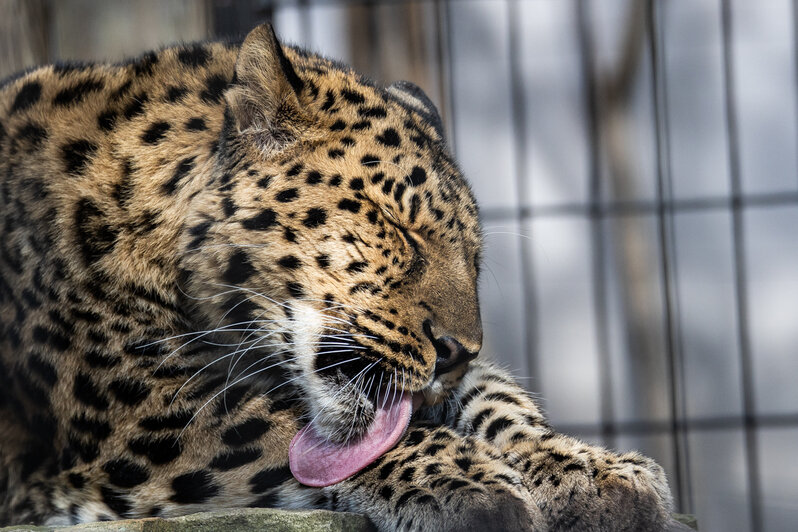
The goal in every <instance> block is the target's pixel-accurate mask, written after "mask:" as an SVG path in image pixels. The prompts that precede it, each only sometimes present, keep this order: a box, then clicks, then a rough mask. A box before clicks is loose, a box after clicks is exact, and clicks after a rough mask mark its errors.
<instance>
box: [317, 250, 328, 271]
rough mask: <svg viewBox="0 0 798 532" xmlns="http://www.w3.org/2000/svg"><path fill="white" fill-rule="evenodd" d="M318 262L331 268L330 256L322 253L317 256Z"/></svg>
mask: <svg viewBox="0 0 798 532" xmlns="http://www.w3.org/2000/svg"><path fill="white" fill-rule="evenodd" d="M316 264H318V265H319V266H320V267H322V268H325V269H326V268H329V267H330V256H329V255H326V254H324V253H322V254H321V255H317V256H316Z"/></svg>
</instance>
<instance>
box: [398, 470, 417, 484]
mask: <svg viewBox="0 0 798 532" xmlns="http://www.w3.org/2000/svg"><path fill="white" fill-rule="evenodd" d="M415 472H416V468H415V467H413V466H410V467H407V468H405V469H404V470H403V471H402V474H401V475H399V480H401V481H403V482H411V481H412V480H413V475H414V474H415Z"/></svg>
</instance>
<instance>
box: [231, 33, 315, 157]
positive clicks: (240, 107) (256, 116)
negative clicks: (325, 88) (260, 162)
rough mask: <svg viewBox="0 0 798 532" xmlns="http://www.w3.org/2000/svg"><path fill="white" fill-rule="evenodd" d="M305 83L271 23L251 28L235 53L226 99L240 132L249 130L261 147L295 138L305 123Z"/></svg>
mask: <svg viewBox="0 0 798 532" xmlns="http://www.w3.org/2000/svg"><path fill="white" fill-rule="evenodd" d="M304 88H305V82H304V81H303V80H302V78H300V77H299V76H298V75H297V73H296V70H294V67H293V65H292V64H291V62H290V61H289V60H288V58H287V57H286V55H285V53H284V52H283V47H282V45H281V44H280V41H279V40H278V39H277V35H276V34H275V33H274V28H272V26H271V24H261V25H260V26H258V27H257V28H255V29H254V30H252V31H251V32H250V33H249V35H247V37H246V39H244V43H243V44H242V45H241V50H240V51H239V53H238V58H237V59H236V67H235V78H234V79H233V83H232V84H231V86H230V88H229V89H228V90H227V92H226V93H225V98H226V100H227V104H228V106H229V109H230V112H231V114H232V117H233V119H234V120H235V125H236V127H237V129H238V132H239V133H251V134H253V138H254V139H255V141H256V142H257V143H258V144H259V145H260V147H261V148H263V149H264V150H271V149H279V148H280V147H282V146H284V145H285V144H287V143H289V142H291V141H292V140H294V139H295V138H296V137H297V135H298V134H299V131H300V129H301V124H302V123H303V122H304V112H303V109H302V105H301V101H300V96H301V94H302V91H303V90H304Z"/></svg>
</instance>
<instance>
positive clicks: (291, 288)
mask: <svg viewBox="0 0 798 532" xmlns="http://www.w3.org/2000/svg"><path fill="white" fill-rule="evenodd" d="M285 287H286V289H287V290H288V293H289V294H290V295H291V297H294V298H297V299H299V298H302V297H305V289H304V288H303V287H302V285H301V284H299V283H296V282H293V281H292V282H290V283H286V285H285Z"/></svg>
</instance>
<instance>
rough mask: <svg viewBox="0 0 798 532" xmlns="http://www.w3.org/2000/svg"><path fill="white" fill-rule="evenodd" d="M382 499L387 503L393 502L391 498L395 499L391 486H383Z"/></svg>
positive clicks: (381, 490)
mask: <svg viewBox="0 0 798 532" xmlns="http://www.w3.org/2000/svg"><path fill="white" fill-rule="evenodd" d="M380 497H382V498H383V499H385V500H386V501H389V500H391V497H393V488H392V487H390V486H383V487H382V488H381V489H380Z"/></svg>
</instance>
